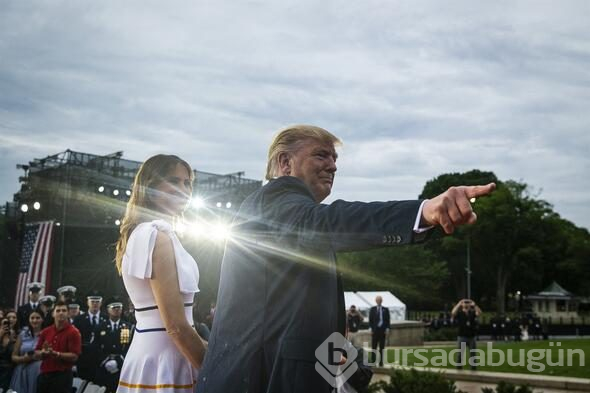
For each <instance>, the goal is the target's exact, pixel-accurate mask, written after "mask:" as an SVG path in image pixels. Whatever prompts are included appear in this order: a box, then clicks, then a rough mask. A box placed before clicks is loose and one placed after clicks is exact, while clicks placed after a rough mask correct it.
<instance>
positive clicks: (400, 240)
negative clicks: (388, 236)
mask: <svg viewBox="0 0 590 393" xmlns="http://www.w3.org/2000/svg"><path fill="white" fill-rule="evenodd" d="M395 240H396V241H397V242H398V243H401V242H402V237H401V236H400V235H397V236H396V238H395Z"/></svg>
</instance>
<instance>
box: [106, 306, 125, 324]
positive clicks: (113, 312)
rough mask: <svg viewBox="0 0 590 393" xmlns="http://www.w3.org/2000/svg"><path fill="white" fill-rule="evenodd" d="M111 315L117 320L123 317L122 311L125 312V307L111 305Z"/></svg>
mask: <svg viewBox="0 0 590 393" xmlns="http://www.w3.org/2000/svg"><path fill="white" fill-rule="evenodd" d="M108 311H109V317H110V318H111V319H112V320H114V321H116V320H118V319H119V318H121V313H122V312H123V309H122V308H121V307H110V308H109V310H108Z"/></svg>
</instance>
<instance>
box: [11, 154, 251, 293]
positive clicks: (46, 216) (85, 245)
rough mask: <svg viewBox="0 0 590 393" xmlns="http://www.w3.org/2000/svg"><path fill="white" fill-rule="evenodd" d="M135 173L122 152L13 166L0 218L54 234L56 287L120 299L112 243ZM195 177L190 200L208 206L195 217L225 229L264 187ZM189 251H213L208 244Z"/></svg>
mask: <svg viewBox="0 0 590 393" xmlns="http://www.w3.org/2000/svg"><path fill="white" fill-rule="evenodd" d="M140 166H141V162H138V161H132V160H127V159H125V158H123V152H120V151H119V152H115V153H112V154H108V155H96V154H90V153H83V152H76V151H72V150H66V151H63V152H60V153H58V154H54V155H50V156H47V157H45V158H36V159H34V160H32V161H30V162H29V163H28V164H20V165H17V167H18V168H20V169H23V170H24V174H23V176H21V177H20V178H19V181H20V183H21V187H20V190H19V191H18V192H17V193H15V194H14V197H13V202H9V203H7V204H6V206H5V207H4V214H5V217H6V219H7V220H8V221H9V222H12V223H15V226H16V227H17V232H22V228H24V225H25V224H26V223H28V222H38V221H46V220H53V221H54V222H55V223H56V225H57V226H58V227H59V228H58V230H57V232H56V238H55V240H54V252H53V269H52V271H53V273H52V280H51V281H52V287H53V288H56V287H58V286H60V285H68V284H72V285H76V286H82V287H84V288H85V289H87V290H91V289H92V290H99V291H102V292H103V293H105V294H109V293H111V294H121V292H122V285H121V282H120V280H119V279H116V278H117V274H116V270H115V269H114V265H113V263H112V262H113V258H114V244H115V243H116V240H117V238H118V235H119V231H118V230H119V227H118V225H119V224H120V219H121V217H122V216H123V215H124V212H125V208H126V204H127V201H128V199H129V196H130V195H131V187H132V183H133V179H134V177H135V174H136V173H137V171H138V170H139V167H140ZM194 172H195V182H194V185H193V195H197V196H198V197H199V198H200V199H202V200H203V201H205V205H206V209H202V211H199V212H193V214H199V215H203V214H209V215H210V216H211V218H212V219H218V220H224V221H225V222H229V221H231V219H232V217H233V215H234V214H235V213H236V211H237V209H238V208H239V206H240V204H241V202H242V201H243V200H244V199H245V198H246V196H248V195H249V194H250V193H252V192H253V191H254V190H256V189H257V188H259V187H261V186H262V182H261V181H258V180H252V179H248V178H246V177H244V172H236V173H230V174H214V173H208V172H202V171H194ZM25 205H26V208H23V206H25ZM25 210H26V211H25ZM186 246H187V247H188V248H191V247H193V248H199V250H200V251H203V250H205V251H207V252H210V251H211V250H210V249H211V246H209V245H203V244H199V245H195V244H188V245H186ZM207 248H209V250H207ZM215 252H216V254H215V255H216V256H215V257H211V256H210V255H209V256H208V257H207V259H208V260H210V261H213V260H215V261H214V262H212V264H213V265H218V263H219V261H218V260H217V259H219V258H220V253H219V250H216V251H215ZM208 262H209V261H208ZM12 280H14V279H13V278H12V279H11V280H10V281H12Z"/></svg>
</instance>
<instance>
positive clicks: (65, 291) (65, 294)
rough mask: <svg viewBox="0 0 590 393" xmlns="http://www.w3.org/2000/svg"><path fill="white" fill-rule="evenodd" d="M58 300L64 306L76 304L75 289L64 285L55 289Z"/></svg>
mask: <svg viewBox="0 0 590 393" xmlns="http://www.w3.org/2000/svg"><path fill="white" fill-rule="evenodd" d="M57 294H58V300H60V301H62V302H64V303H65V304H68V305H69V304H72V303H76V287H75V286H73V285H64V286H63V287H59V288H57Z"/></svg>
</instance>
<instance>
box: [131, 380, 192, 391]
mask: <svg viewBox="0 0 590 393" xmlns="http://www.w3.org/2000/svg"><path fill="white" fill-rule="evenodd" d="M119 385H121V386H124V387H126V388H131V389H166V388H174V389H192V388H193V387H194V386H195V382H193V383H191V384H190V385H175V384H173V383H165V384H160V385H144V384H142V383H135V384H132V383H129V382H125V381H119Z"/></svg>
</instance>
